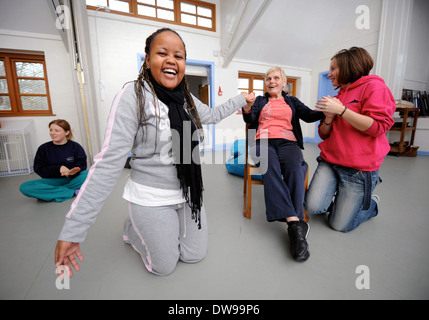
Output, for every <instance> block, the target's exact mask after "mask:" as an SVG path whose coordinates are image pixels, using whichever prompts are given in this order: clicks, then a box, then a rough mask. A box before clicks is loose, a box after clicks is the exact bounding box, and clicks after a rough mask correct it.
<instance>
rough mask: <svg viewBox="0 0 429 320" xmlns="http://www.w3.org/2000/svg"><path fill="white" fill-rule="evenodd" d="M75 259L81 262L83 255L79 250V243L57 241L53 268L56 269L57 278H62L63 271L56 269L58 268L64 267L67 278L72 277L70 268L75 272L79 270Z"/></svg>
mask: <svg viewBox="0 0 429 320" xmlns="http://www.w3.org/2000/svg"><path fill="white" fill-rule="evenodd" d="M76 257H77V258H78V259H79V260H80V261H81V262H82V261H83V255H82V252H81V251H80V248H79V243H74V242H66V241H58V242H57V246H56V248H55V268H57V272H58V274H59V276H60V277H61V276H64V274H63V273H64V270H61V269H58V268H60V267H62V266H63V267H64V269H65V271H66V272H67V275H68V277H69V278H71V277H72V276H73V271H72V268H71V266H73V268H74V269H75V270H76V271H79V270H80V266H79V263H78V261H77V260H76ZM70 265H71V266H70Z"/></svg>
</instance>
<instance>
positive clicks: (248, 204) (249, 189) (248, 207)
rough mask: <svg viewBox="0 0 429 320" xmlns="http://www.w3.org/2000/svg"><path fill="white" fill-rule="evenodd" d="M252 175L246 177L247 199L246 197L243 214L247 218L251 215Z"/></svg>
mask: <svg viewBox="0 0 429 320" xmlns="http://www.w3.org/2000/svg"><path fill="white" fill-rule="evenodd" d="M251 179H252V177H251V176H248V177H247V193H246V196H247V199H246V213H245V216H246V218H247V219H250V218H251V216H252V181H251Z"/></svg>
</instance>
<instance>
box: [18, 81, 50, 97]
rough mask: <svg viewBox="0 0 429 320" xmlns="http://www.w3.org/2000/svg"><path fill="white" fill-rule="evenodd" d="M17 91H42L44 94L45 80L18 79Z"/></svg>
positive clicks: (33, 92)
mask: <svg viewBox="0 0 429 320" xmlns="http://www.w3.org/2000/svg"><path fill="white" fill-rule="evenodd" d="M18 84H19V92H20V93H32V94H35V93H42V94H46V88H45V81H44V80H25V79H18Z"/></svg>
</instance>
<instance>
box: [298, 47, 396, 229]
mask: <svg viewBox="0 0 429 320" xmlns="http://www.w3.org/2000/svg"><path fill="white" fill-rule="evenodd" d="M373 66H374V61H373V59H372V58H371V56H370V54H369V53H368V52H367V51H366V50H365V49H363V48H357V47H352V48H350V49H348V50H346V49H344V50H341V51H339V52H338V53H337V54H336V55H335V56H334V57H333V58H332V59H331V65H330V73H329V75H328V77H329V79H331V81H332V85H333V86H334V87H337V88H340V90H339V92H338V95H337V96H335V97H334V98H331V97H330V96H328V97H323V99H321V100H319V101H318V102H317V106H316V108H317V110H320V111H322V112H323V113H324V114H325V116H326V118H325V119H324V120H322V121H321V122H320V125H319V135H320V137H321V138H322V139H323V141H322V142H321V143H320V144H319V148H320V151H321V152H320V157H318V159H317V161H318V163H319V165H318V167H317V169H316V172H315V173H314V176H313V178H312V181H311V183H310V186H309V189H308V191H307V194H306V197H305V207H306V210H307V212H308V213H310V214H324V213H326V212H330V214H329V218H328V222H329V225H330V226H331V227H332V228H333V229H335V230H338V231H342V232H348V231H351V230H353V229H355V228H357V227H358V226H359V225H360V224H361V223H362V222H364V221H366V220H368V219H370V218H372V217H374V216H376V215H377V214H378V201H379V197H378V196H377V195H373V194H372V193H373V191H374V188H375V187H376V185H377V184H378V183H379V182H381V179H380V178H379V169H380V166H381V163H382V162H383V159H384V157H385V156H386V155H387V153H388V152H389V150H390V146H389V142H388V141H387V138H386V135H385V134H386V132H387V131H388V130H389V129H390V128H391V127H392V125H393V123H394V120H393V118H392V115H393V113H394V112H395V109H396V104H395V100H394V98H393V95H392V93H391V92H390V90H389V88H388V87H387V86H386V84H385V83H384V80H383V79H381V78H380V77H378V76H376V75H369V72H370V71H371V69H372V68H373Z"/></svg>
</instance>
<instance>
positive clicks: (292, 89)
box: [238, 73, 296, 96]
mask: <svg viewBox="0 0 429 320" xmlns="http://www.w3.org/2000/svg"><path fill="white" fill-rule="evenodd" d="M238 81H239V84H238V92H239V93H241V92H243V91H246V92H254V93H255V94H256V96H262V95H264V93H265V92H266V89H265V75H263V74H251V73H239V74H238ZM283 91H284V92H287V93H288V94H289V95H291V96H296V79H295V78H287V85H286V87H285V88H283Z"/></svg>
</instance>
